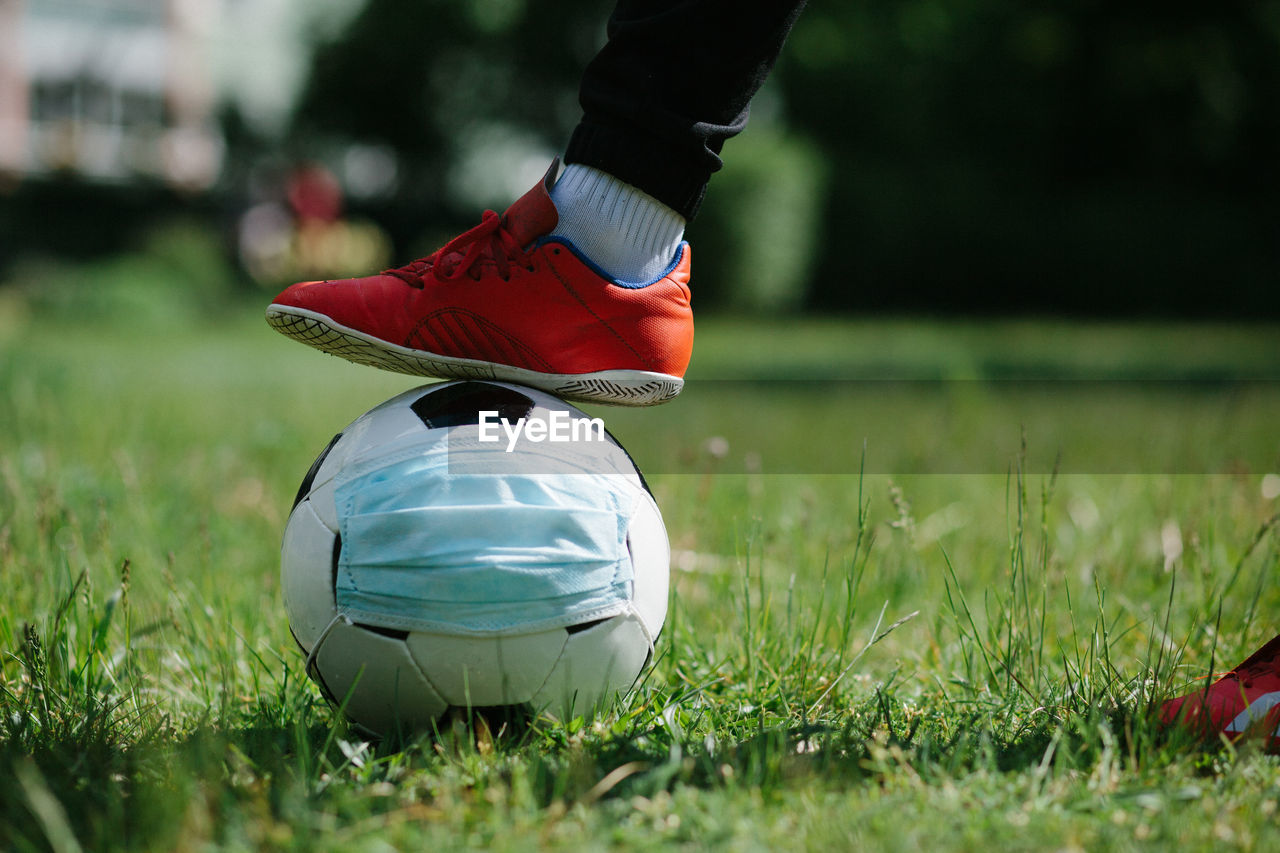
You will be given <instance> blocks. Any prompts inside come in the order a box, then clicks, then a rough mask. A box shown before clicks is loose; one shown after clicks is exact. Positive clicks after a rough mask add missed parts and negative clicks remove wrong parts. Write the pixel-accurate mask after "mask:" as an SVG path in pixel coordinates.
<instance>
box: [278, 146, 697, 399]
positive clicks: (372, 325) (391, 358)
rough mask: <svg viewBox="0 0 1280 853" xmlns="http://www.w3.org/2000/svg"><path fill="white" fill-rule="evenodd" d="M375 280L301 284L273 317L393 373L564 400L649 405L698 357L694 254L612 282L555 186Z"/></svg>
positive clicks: (318, 344)
mask: <svg viewBox="0 0 1280 853" xmlns="http://www.w3.org/2000/svg"><path fill="white" fill-rule="evenodd" d="M556 168H557V164H553V165H552V167H551V169H550V170H549V171H548V172H547V175H546V177H545V178H544V179H543V180H542V181H541V182H539V184H538V185H537V186H535V187H534V188H533V189H531V190H530V191H529V192H527V193H525V195H524V196H523V197H521V198H520V199H519V200H518V201H516V203H515V204H513V205H511V207H510V208H508V209H507V211H506V213H504V214H503V215H502V216H498V215H497V214H496V213H494V212H493V211H491V210H489V211H485V214H484V220H483V221H482V222H481V223H480V224H479V225H477V226H476V227H475V228H472V229H471V230H470V231H467V232H466V233H465V234H462V235H461V236H459V237H457V238H455V239H453V240H451V241H450V242H449V243H448V244H446V245H445V246H444V247H443V248H441V249H438V250H437V251H436V252H435V253H433V254H432V255H430V256H429V257H426V258H422V259H421V260H417V261H414V262H413V263H411V264H409V265H408V266H404V267H400V268H399V269H393V270H387V271H386V272H384V273H382V274H381V275H374V276H369V277H366V278H355V279H342V280H338V281H312V282H302V283H300V284H295V285H293V286H292V287H290V288H288V289H286V290H285V291H284V292H283V293H281V294H280V295H279V296H277V297H276V299H275V301H274V302H272V303H271V306H270V307H269V308H267V322H268V323H270V324H271V325H272V326H273V327H275V329H276V330H278V331H279V332H281V333H282V334H285V335H288V336H289V337H291V338H293V339H294V340H298V341H301V342H303V343H305V344H308V345H310V346H313V347H315V348H316V349H319V350H323V351H325V352H327V353H330V354H332V355H337V356H341V357H342V358H345V359H347V360H348V361H354V362H357V363H359V364H368V365H372V366H374V367H381V368H384V369H386V370H394V371H397V372H399V373H409V374H414V375H419V376H437V377H441V378H448V379H498V380H504V381H508V382H517V383H520V384H523V385H528V386H531V387H533V388H538V389H541V390H543V391H547V392H550V393H552V394H555V395H557V396H559V397H562V398H564V399H567V400H577V401H584V402H592V403H612V404H615V405H623V406H651V405H655V404H657V403H663V402H666V401H667V400H670V399H671V398H673V397H675V396H676V395H677V394H679V393H680V389H681V387H682V386H683V385H684V379H683V377H684V372H685V368H687V367H688V365H689V356H690V354H691V352H692V349H693V313H692V311H691V309H690V307H689V298H690V295H689V246H688V244H687V243H685V244H681V246H680V250H679V251H678V252H677V254H676V258H675V259H674V261H673V262H672V264H671V266H670V267H669V268H668V269H667V270H666V272H665V273H664V274H663V275H662V276H661V277H660V278H658V279H657V280H656V281H653V282H649V283H646V284H640V285H632V284H627V283H623V282H617V281H613V280H611V279H609V278H607V277H605V276H604V275H603V274H602V273H601V272H599V271H598V270H597V269H596V268H595V267H594V266H593V265H592V264H591V263H590V262H589V261H587V260H585V259H584V258H582V257H581V256H579V254H578V252H577V250H576V249H575V248H574V247H573V246H571V245H570V244H568V243H566V242H563V241H561V240H558V239H553V238H550V237H549V236H548V235H550V234H551V232H552V230H553V229H554V228H555V226H556V223H557V221H558V219H559V217H558V214H557V213H556V208H555V205H554V204H553V203H552V201H551V196H550V194H549V190H550V188H551V185H552V183H553V182H554V178H555V172H556Z"/></svg>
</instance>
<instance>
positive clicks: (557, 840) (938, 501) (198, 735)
mask: <svg viewBox="0 0 1280 853" xmlns="http://www.w3.org/2000/svg"><path fill="white" fill-rule="evenodd" d="M0 297H5V298H3V299H0V436H3V437H4V438H3V440H2V441H0V577H2V578H3V579H4V581H5V601H4V604H3V605H0V847H2V848H4V849H11V850H43V849H55V850H75V849H92V850H106V849H113V850H114V849H125V850H135V849H136V850H155V849H182V850H186V849H213V850H237V849H271V850H292V849H325V850H366V849H367V850H375V849H376V850H384V849H387V848H388V847H392V848H398V849H418V848H428V847H431V848H444V849H457V848H480V847H485V848H494V849H528V848H531V847H547V848H554V849H574V850H578V849H584V848H585V849H601V848H607V847H614V846H625V847H636V848H658V847H663V848H666V847H669V846H683V847H689V848H699V849H701V848H704V847H709V848H718V849H774V848H782V849H805V848H828V847H845V848H849V847H859V848H862V847H867V848H874V849H888V850H896V849H903V850H908V849H922V848H928V849H941V850H969V849H973V848H975V847H979V846H987V847H991V846H995V847H1000V848H1009V849H1053V850H1060V849H1089V850H1092V849H1131V848H1144V847H1153V848H1167V847H1170V846H1173V845H1174V844H1177V845H1178V846H1179V847H1181V848H1188V849H1211V848H1212V849H1215V850H1216V849H1222V848H1230V849H1246V850H1247V849H1269V848H1272V849H1273V848H1274V847H1275V845H1276V844H1277V843H1278V842H1280V829H1278V828H1277V824H1276V814H1275V813H1276V808H1277V804H1280V764H1278V763H1277V761H1276V759H1275V758H1273V757H1269V756H1265V755H1262V754H1261V753H1260V752H1259V751H1258V750H1257V748H1256V747H1255V746H1253V745H1250V744H1242V745H1239V746H1238V747H1236V746H1229V745H1226V744H1222V743H1195V742H1190V741H1189V740H1188V739H1187V738H1185V737H1180V736H1177V735H1176V734H1174V735H1171V734H1170V733H1168V732H1164V731H1162V730H1160V729H1159V728H1158V727H1157V726H1155V725H1153V723H1152V721H1151V714H1150V711H1151V708H1152V707H1153V705H1154V703H1156V702H1158V701H1159V700H1160V699H1161V698H1162V697H1164V696H1167V695H1172V694H1174V693H1177V692H1179V691H1183V690H1185V689H1187V688H1188V686H1189V685H1192V684H1195V683H1199V682H1198V681H1197V679H1198V678H1199V677H1202V676H1204V675H1205V674H1206V673H1208V672H1210V671H1211V670H1214V669H1217V670H1221V669H1224V668H1227V667H1229V666H1230V665H1231V664H1234V663H1235V662H1236V661H1237V660H1239V659H1240V658H1242V657H1243V656H1244V655H1245V654H1247V653H1248V652H1249V651H1251V650H1252V649H1253V648H1255V647H1256V646H1257V645H1258V644H1260V643H1261V642H1263V641H1265V640H1267V639H1269V638H1270V637H1271V636H1272V635H1274V634H1275V633H1276V631H1277V630H1280V625H1278V623H1277V619H1276V617H1275V614H1276V613H1277V612H1278V610H1280V588H1277V587H1276V586H1275V585H1274V584H1272V583H1269V581H1271V580H1272V579H1274V577H1275V576H1276V572H1277V570H1280V534H1278V533H1277V527H1278V523H1277V518H1276V514H1277V512H1280V502H1278V501H1277V499H1276V495H1275V494H1274V491H1275V489H1274V487H1273V484H1274V481H1273V480H1267V479H1264V477H1265V476H1266V475H1268V474H1275V473H1276V472H1277V471H1280V445H1277V443H1276V440H1275V434H1276V433H1275V430H1274V427H1273V424H1275V423H1276V422H1277V419H1276V415H1277V414H1280V412H1277V408H1280V394H1277V393H1276V392H1275V390H1274V388H1273V383H1269V382H1268V380H1272V379H1274V378H1275V376H1276V375H1277V373H1278V372H1280V349H1278V345H1277V343H1276V342H1277V341H1280V335H1277V334H1276V332H1277V330H1276V329H1273V328H1264V327H1254V328H1248V327H1245V328H1235V327H1203V326H1185V327H1176V326H1163V325H1152V326H1105V327H1102V326H1083V325H1082V326H1076V325H1069V324H1051V323H960V324H948V323H940V322H910V321H888V322H870V321H864V322H839V321H834V320H832V321H805V322H798V323H794V324H789V325H782V326H780V325H776V324H775V325H763V324H753V323H748V322H745V321H721V322H711V321H708V322H705V323H703V324H702V326H701V327H700V329H699V341H698V350H697V361H696V362H695V366H694V372H693V373H692V377H693V380H692V381H691V382H690V387H689V389H688V391H687V392H686V395H685V396H683V397H682V398H681V399H680V400H678V401H676V402H674V403H672V404H670V405H669V406H667V407H664V408H663V409H661V410H656V411H639V412H632V411H614V410H607V409H602V410H596V413H598V414H601V415H603V416H604V417H606V419H607V421H608V422H609V424H610V427H611V429H613V430H614V432H615V433H616V434H618V435H619V437H620V438H621V439H622V441H623V442H624V444H626V445H627V446H628V448H629V449H631V450H632V451H633V453H634V454H635V455H636V457H637V459H638V461H639V462H640V464H641V466H642V467H643V468H644V469H645V470H646V473H649V474H651V475H652V476H651V480H652V483H653V486H654V489H655V492H656V493H657V496H658V499H659V503H660V506H661V507H662V509H663V512H664V515H665V518H666V520H667V525H668V529H669V533H670V536H671V540H672V545H673V548H674V558H673V567H672V572H673V587H674V593H673V599H672V608H671V611H670V615H669V618H668V623H667V627H666V630H665V632H664V634H663V637H662V640H661V643H660V646H659V655H658V658H657V662H656V664H655V666H654V667H653V669H652V670H651V671H650V673H649V674H648V676H647V677H646V678H645V680H644V682H643V684H642V685H641V686H640V688H639V689H638V690H637V691H636V692H635V694H634V695H633V696H632V697H631V698H630V700H629V701H628V702H627V703H625V704H624V705H621V706H620V707H618V708H617V709H616V710H615V712H614V713H613V714H611V715H609V716H607V717H605V718H603V719H601V720H597V721H595V722H591V723H585V724H584V723H581V722H577V723H572V724H569V725H558V724H554V723H552V722H549V721H545V720H543V721H538V722H536V723H535V724H534V725H533V726H532V727H531V728H523V729H519V730H498V731H491V730H490V729H489V728H487V727H486V726H484V725H480V726H478V727H475V728H469V727H467V726H464V725H462V724H461V723H460V722H455V723H453V724H450V725H448V726H446V727H445V728H444V730H443V731H442V732H441V733H439V734H438V735H433V736H427V737H423V738H421V739H419V740H417V741H415V742H413V743H410V744H408V745H406V746H404V748H402V749H392V748H390V747H387V746H379V745H370V744H367V743H364V742H363V741H361V740H360V739H359V738H358V737H357V736H356V735H355V734H354V733H353V732H352V731H351V730H349V729H348V728H347V727H346V726H345V725H344V724H343V723H342V722H341V721H340V720H338V719H335V715H334V714H333V712H332V711H331V710H330V709H329V708H328V707H327V706H326V705H325V703H324V701H323V700H322V699H321V698H320V696H319V694H318V692H317V691H316V689H315V688H314V687H313V686H312V685H311V684H309V683H308V682H307V681H306V679H305V677H304V675H303V671H302V670H303V667H302V664H303V661H302V659H301V656H300V655H299V654H298V653H297V652H296V650H295V648H294V647H293V643H292V640H291V639H290V637H289V632H288V627H287V625H286V623H285V619H284V614H283V608H282V606H281V604H280V596H279V588H278V586H279V585H278V578H277V572H278V567H277V557H278V547H279V535H280V532H281V530H282V528H283V524H284V521H285V515H286V512H287V509H288V507H289V505H290V501H291V499H292V496H293V491H294V490H295V489H296V487H297V483H298V481H299V480H300V478H301V476H302V474H303V472H304V471H305V470H306V468H307V465H308V464H309V463H310V461H311V458H312V457H313V456H314V454H315V453H316V452H318V451H319V450H320V448H322V447H323V446H324V444H325V442H327V440H328V439H329V437H330V436H331V435H332V434H333V433H334V432H335V431H337V430H338V429H339V428H341V427H342V426H343V425H345V424H346V423H347V422H349V421H350V420H352V419H354V418H355V417H356V416H357V415H359V414H360V413H361V412H363V411H364V410H365V409H367V408H369V407H370V406H372V405H374V404H375V403H377V402H379V401H381V400H382V399H384V398H386V397H388V396H390V395H391V394H393V393H396V392H398V391H399V390H403V389H404V388H406V387H410V386H411V385H412V384H413V380H412V379H409V378H406V377H399V376H394V375H390V374H381V373H377V372H374V371H370V370H368V369H364V368H358V367H354V366H350V365H347V364H345V363H343V362H340V361H338V360H336V359H331V358H326V357H323V356H321V355H319V354H317V353H314V352H312V351H309V350H306V349H305V348H302V347H298V346H296V345H294V344H291V343H289V342H287V341H285V340H284V339H283V338H280V337H278V336H276V335H273V334H271V333H270V331H269V330H268V329H267V328H266V326H265V325H264V324H263V323H262V322H261V320H260V319H259V317H258V316H257V309H256V308H254V309H252V310H250V309H249V308H245V307H242V306H237V305H231V306H230V307H226V308H224V309H222V310H210V311H208V312H205V313H204V314H203V316H200V317H195V316H191V314H190V312H183V311H160V312H156V313H155V314H154V315H152V316H149V317H147V318H143V319H142V320H138V321H136V322H127V321H122V320H121V319H120V318H119V317H118V316H112V319H111V321H110V322H107V321H104V320H94V319H93V318H83V317H80V318H77V317H75V316H69V315H67V314H66V313H65V312H61V313H60V312H59V311H57V310H54V309H53V308H49V307H48V305H43V307H40V310H38V311H36V312H35V313H31V312H29V311H28V310H27V309H26V308H25V307H24V306H26V305H27V304H30V303H29V301H19V300H18V299H17V298H16V297H14V296H13V295H12V294H7V295H6V294H5V292H3V291H0ZM35 304H37V305H41V303H39V302H38V301H36V303H35ZM885 376H888V377H892V378H894V379H896V380H901V381H900V382H897V383H883V382H881V381H880V379H879V377H885ZM1133 377H1136V378H1139V379H1141V380H1143V382H1140V383H1133V382H1129V381H1127V380H1128V379H1129V378H1133ZM1227 377H1241V378H1246V379H1249V380H1252V381H1251V382H1248V383H1234V382H1226V383H1224V382H1223V381H1222V380H1223V379H1224V378H1227ZM986 379H999V380H1002V381H1003V380H1027V379H1033V380H1035V381H1034V382H1031V383H1029V384H1027V383H1025V382H1021V383H1019V382H1012V383H1008V382H1006V383H1004V384H1002V382H994V383H993V382H987V381H984V380H986ZM1094 379H1103V380H1106V382H1105V383H1103V384H1102V385H1098V384H1095V383H1093V382H1092V380H1094ZM1117 380H1122V381H1117Z"/></svg>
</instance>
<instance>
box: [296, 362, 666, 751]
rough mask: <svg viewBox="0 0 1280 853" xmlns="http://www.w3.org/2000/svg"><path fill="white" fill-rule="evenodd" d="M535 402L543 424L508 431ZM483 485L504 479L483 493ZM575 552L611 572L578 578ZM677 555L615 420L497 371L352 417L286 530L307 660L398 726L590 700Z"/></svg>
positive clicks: (661, 592) (643, 638) (349, 698)
mask: <svg viewBox="0 0 1280 853" xmlns="http://www.w3.org/2000/svg"><path fill="white" fill-rule="evenodd" d="M495 413H496V414H497V415H498V418H495V417H494V415H495ZM519 418H525V419H526V421H525V422H526V423H533V422H534V421H538V420H541V421H542V422H543V423H544V429H543V430H542V431H541V435H542V438H541V439H539V438H538V433H537V432H536V431H533V430H526V432H525V434H523V435H522V436H520V438H519V440H514V439H513V437H512V434H511V431H510V430H509V429H507V430H506V431H505V432H504V431H501V430H498V434H499V437H500V440H498V441H496V442H495V441H493V433H494V432H495V430H497V423H498V422H499V420H501V419H505V421H506V423H507V424H509V425H510V424H518V423H519ZM577 427H582V429H581V430H579V429H577ZM482 430H487V434H486V433H485V432H482ZM557 431H558V432H559V433H561V434H562V435H563V436H564V437H565V438H566V440H565V441H562V442H561V443H556V442H555V441H553V440H552V438H551V437H552V436H553V435H554V434H556V432H557ZM584 436H585V438H584ZM486 438H487V441H483V440H482V439H486ZM441 454H443V455H441ZM442 460H443V463H444V464H442ZM480 478H488V479H483V480H482V479H480ZM544 481H545V482H552V483H555V484H559V485H557V488H558V489H559V491H556V490H554V489H553V490H552V492H553V494H552V497H550V498H548V497H547V495H546V494H545V493H544V492H545V490H543V489H542V485H543V483H544ZM565 482H567V483H570V484H572V485H571V486H570V487H569V488H568V489H567V490H566V489H565V488H560V486H561V485H563V483H565ZM477 484H478V487H479V489H480V491H481V492H482V493H483V494H485V495H493V494H496V495H498V497H497V498H494V499H493V500H485V499H481V500H478V501H477V500H476V499H474V496H471V491H473V489H472V487H474V486H477ZM529 491H533V492H537V493H538V494H537V495H535V496H533V497H530V496H529V495H528V494H526V492H529ZM488 503H501V504H503V506H501V507H498V508H494V507H490V506H488V505H487V504H488ZM610 525H613V527H612V528H611V526H610ZM566 530H567V531H568V532H567V533H566ZM611 530H612V531H614V532H612V533H611ZM344 534H345V536H344ZM614 536H616V539H617V541H616V543H614V542H613V538H612V537H614ZM344 538H345V541H344ZM566 561H569V562H572V565H565V563H566ZM368 563H373V564H374V565H366V564H368ZM579 565H581V566H583V567H584V568H583V570H582V577H584V578H588V577H590V578H597V582H596V583H595V588H593V589H582V590H580V589H577V588H576V587H575V583H576V581H575V578H576V577H577V576H578V575H577V574H576V573H577V572H578V568H577V567H578V566H579ZM669 565H670V547H669V544H668V541H667V534H666V528H665V527H664V525H663V523H662V517H661V515H660V513H659V511H658V507H657V504H656V503H655V502H654V499H653V495H652V494H651V492H650V491H649V488H648V485H647V484H646V483H645V481H644V478H643V476H642V475H641V473H640V471H639V469H638V468H637V467H636V465H635V463H634V462H633V461H632V459H631V457H630V456H629V455H628V454H627V452H626V450H625V449H624V448H623V447H622V445H621V444H619V443H618V442H617V440H616V439H614V438H613V437H612V436H611V435H608V434H607V432H605V430H604V429H603V424H602V423H600V422H599V421H598V419H591V418H588V416H587V415H586V414H584V413H583V412H581V411H579V410H578V409H576V408H574V407H572V406H570V405H568V404H566V403H564V402H562V401H561V400H559V399H557V398H556V397H553V396H551V395H548V394H545V393H542V392H539V391H535V390H532V389H529V388H526V387H523V386H519V385H512V384H506V383H499V382H488V381H484V382H479V381H467V382H450V383H443V384H438V385H430V386H424V387H421V388H417V389H414V390H412V391H407V392H405V393H403V394H400V395H398V396H396V397H394V398H392V399H390V400H388V401H387V402H385V403H382V404H381V405H379V406H377V407H375V408H373V409H371V410H370V411H369V412H367V413H365V414H364V415H362V416H361V417H360V418H358V419H356V420H355V421H354V422H352V423H351V425H350V426H348V427H347V428H346V429H345V430H343V431H342V432H341V433H339V434H338V435H337V436H335V437H334V439H333V440H332V441H331V442H330V443H329V446H328V447H326V448H325V449H324V451H323V452H322V453H321V454H320V456H319V457H318V458H317V459H316V460H315V462H314V463H313V464H312V466H311V469H310V470H309V471H308V472H307V474H306V477H305V478H304V479H303V482H302V485H301V487H300V488H299V490H298V495H297V498H296V499H295V501H294V506H293V510H292V512H291V514H290V516H289V521H288V524H287V526H286V528H285V532H284V541H283V545H282V548H281V578H282V586H283V592H284V603H285V608H286V611H287V613H288V618H289V625H290V628H291V630H292V632H293V635H294V638H295V639H296V640H297V643H298V645H299V646H300V647H301V649H302V652H303V653H304V654H305V655H306V656H307V674H308V675H309V676H310V677H311V678H312V679H313V680H314V681H316V682H317V683H318V684H319V686H320V687H321V690H322V691H323V692H324V694H325V696H326V697H327V698H328V699H329V701H330V702H331V703H333V704H334V705H335V706H337V707H340V708H341V709H342V710H343V712H344V713H345V714H346V716H347V717H348V718H349V719H350V720H351V721H352V722H353V723H355V724H356V725H358V726H359V727H361V728H362V729H364V730H366V731H368V732H370V733H372V734H375V735H384V736H385V735H392V734H405V733H408V732H411V731H415V730H422V729H424V728H427V727H429V726H430V725H431V723H432V722H433V721H434V720H436V719H438V718H439V717H440V716H442V715H443V714H445V713H446V712H447V711H448V710H449V709H450V708H455V707H456V708H467V709H494V708H508V707H511V706H525V707H527V708H528V709H529V710H530V711H532V712H534V713H540V712H546V713H549V714H550V715H552V716H555V717H557V718H559V719H561V720H571V719H573V718H575V717H578V716H582V717H590V716H592V715H593V714H594V713H595V712H597V711H598V710H600V709H601V708H603V707H607V706H608V705H609V704H611V703H612V702H613V701H614V699H615V697H618V696H620V695H623V694H625V693H626V692H627V691H629V690H630V689H631V687H632V686H633V685H634V684H635V683H636V680H637V678H638V677H639V675H640V673H641V672H642V671H643V669H644V667H645V666H646V665H647V664H648V662H649V660H650V659H651V657H652V653H653V646H654V641H655V639H656V638H657V636H658V633H659V632H660V631H661V629H662V625H663V622H664V620H665V618H666V611H667V590H668V582H669ZM600 578H603V579H604V580H605V581H608V583H606V584H604V585H603V586H602V585H601V584H602V583H603V582H602V581H599V579H600ZM477 590H480V593H479V594H477ZM513 590H514V592H513ZM601 590H603V592H602V591H601ZM490 597H492V599H493V601H492V602H490V601H488V599H489V598H490ZM522 597H523V598H522ZM525 598H527V599H528V602H529V603H528V605H527V606H524V605H522V604H521V602H522V601H524V599H525Z"/></svg>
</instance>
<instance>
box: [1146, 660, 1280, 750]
mask: <svg viewBox="0 0 1280 853" xmlns="http://www.w3.org/2000/svg"><path fill="white" fill-rule="evenodd" d="M1160 719H1161V721H1162V722H1163V723H1165V724H1166V725H1170V726H1179V727H1181V728H1184V729H1186V730H1188V731H1191V732H1194V733H1196V734H1199V735H1202V736H1206V737H1208V736H1211V735H1214V734H1222V735H1226V737H1227V738H1228V739H1229V740H1236V739H1238V738H1242V737H1246V736H1248V737H1259V738H1262V739H1263V740H1265V741H1266V744H1265V746H1266V749H1267V750H1268V751H1269V752H1275V751H1280V637H1276V638H1274V639H1273V640H1271V642H1269V643H1267V644H1266V645H1265V646H1263V647H1262V648H1260V649H1258V650H1257V651H1256V652H1254V653H1253V654H1252V655H1250V656H1249V657H1248V658H1247V659H1245V661H1244V662H1243V663H1241V664H1240V665H1239V666H1237V667H1236V668H1235V669H1233V670H1231V671H1230V672H1228V673H1227V674H1226V675H1224V676H1223V677H1222V678H1220V679H1218V680H1217V681H1215V682H1214V683H1213V684H1211V685H1209V687H1208V688H1207V689H1205V690H1197V691H1196V692H1195V693H1189V694H1187V695H1186V696H1180V697H1178V698H1177V699H1171V700H1169V701H1168V702H1165V703H1164V705H1162V706H1161V708H1160Z"/></svg>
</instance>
